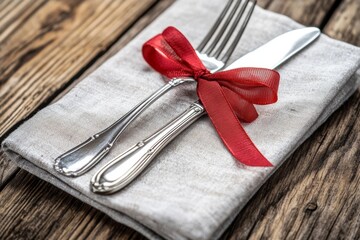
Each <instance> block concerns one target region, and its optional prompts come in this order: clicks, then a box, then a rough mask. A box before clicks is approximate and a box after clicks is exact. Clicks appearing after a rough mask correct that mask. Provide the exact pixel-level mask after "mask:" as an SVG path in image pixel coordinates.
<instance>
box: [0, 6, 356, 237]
mask: <svg viewBox="0 0 360 240" xmlns="http://www.w3.org/2000/svg"><path fill="white" fill-rule="evenodd" d="M224 4H225V3H224V1H221V0H212V1H208V0H198V1H192V0H178V1H176V2H175V3H174V4H173V5H172V6H171V7H170V8H169V9H168V10H166V11H165V12H164V13H163V14H162V15H161V16H160V17H158V18H157V19H156V20H155V21H154V22H153V23H152V24H151V25H150V26H148V27H147V28H146V29H145V30H144V31H143V32H142V33H141V34H139V35H138V36H137V37H136V38H135V39H134V40H133V41H132V42H131V43H129V44H128V45H127V46H126V47H125V48H123V49H122V50H121V51H120V52H119V53H117V54H116V55H115V56H114V57H112V58H111V59H110V60H108V61H107V62H106V63H104V64H103V65H102V66H101V67H99V68H98V69H97V70H96V71H95V72H94V73H93V74H91V75H90V76H89V77H87V78H86V79H84V80H83V81H82V82H80V83H79V84H78V85H77V86H75V87H74V88H73V89H72V90H71V91H70V92H69V93H68V94H67V95H65V96H64V97H62V98H61V99H60V100H58V101H57V102H56V103H54V104H52V105H50V106H48V107H46V108H44V109H43V110H41V111H40V112H38V113H37V114H36V115H35V116H33V117H32V118H31V119H29V120H28V121H27V122H25V123H24V124H22V125H21V126H20V127H19V128H18V129H17V130H15V131H14V132H13V133H12V134H11V135H10V136H9V137H8V138H7V139H5V141H4V143H3V148H4V150H5V152H6V154H7V155H8V156H9V158H10V159H11V160H13V161H14V162H16V163H17V164H18V165H19V166H20V167H21V168H24V169H25V170H27V171H29V172H30V173H32V174H34V175H37V176H38V177H40V178H42V179H44V180H45V181H48V182H50V183H52V184H53V185H55V186H57V187H59V188H60V189H62V190H64V191H66V192H68V193H69V194H71V195H73V196H75V197H77V198H79V199H81V200H82V201H84V202H86V203H88V204H90V205H92V206H94V207H95V208H97V209H99V210H101V211H103V212H105V213H106V214H107V215H109V216H110V217H112V218H113V219H115V220H116V221H118V222H121V223H123V224H126V225H128V226H130V227H132V228H134V229H135V230H137V231H139V232H141V233H142V234H144V235H145V236H147V237H148V238H151V239H161V238H167V239H216V238H218V237H219V236H220V235H221V234H222V233H223V231H224V230H225V229H226V228H227V227H228V225H229V224H230V223H231V221H232V220H233V219H234V218H235V216H236V215H237V213H238V212H239V211H240V210H241V208H242V207H243V206H244V205H245V204H246V202H247V201H248V200H249V199H250V198H251V196H252V195H253V194H254V193H255V192H256V191H257V189H258V188H259V187H260V186H261V185H262V184H263V183H264V182H265V181H266V179H267V178H268V177H269V176H270V175H271V174H272V173H273V172H274V171H275V170H276V169H277V168H278V167H279V166H280V165H281V163H282V162H284V161H285V160H286V158H287V157H288V156H289V155H290V154H291V153H292V152H293V151H294V150H295V149H296V148H297V147H298V146H299V145H300V144H301V143H302V142H303V141H304V140H305V139H306V138H307V137H309V136H310V135H311V133H312V132H313V131H314V130H315V129H316V128H317V127H319V125H321V124H322V123H323V122H324V121H325V120H326V119H327V117H328V116H329V115H330V114H331V113H332V112H333V111H335V109H336V108H338V107H339V106H340V105H341V104H342V103H343V102H344V101H345V100H346V99H347V98H348V97H349V96H350V95H351V94H352V93H353V92H354V91H355V90H356V89H357V86H358V85H359V79H360V77H359V75H360V74H359V73H360V72H359V71H358V72H357V73H356V71H357V70H358V69H359V66H360V49H359V48H357V47H354V46H352V45H349V44H346V43H343V42H340V41H336V40H333V39H330V38H329V37H327V36H325V35H322V36H321V37H320V38H319V39H318V40H316V42H314V43H313V44H312V45H311V46H309V47H307V48H306V49H305V50H303V51H302V52H301V53H299V54H297V55H296V56H295V57H293V58H292V59H291V60H290V61H288V62H287V63H285V64H283V65H282V66H281V67H280V68H278V69H277V70H278V71H279V72H280V74H281V83H280V88H279V101H278V102H277V103H276V104H272V105H267V106H258V107H257V109H258V112H259V115H260V116H259V118H258V119H257V120H256V121H254V122H253V123H251V124H246V125H245V124H244V125H245V130H246V132H247V133H248V134H249V136H250V137H251V139H252V140H253V141H254V143H255V144H256V146H257V147H258V148H259V150H260V151H261V152H262V153H263V154H264V155H265V156H266V157H267V158H268V159H269V160H270V161H271V163H272V164H273V165H274V167H268V168H261V167H247V166H244V165H241V164H239V163H238V162H237V161H236V160H235V159H234V158H233V157H232V156H231V154H230V153H229V152H228V151H227V150H226V148H225V147H224V146H223V144H222V142H221V140H220V139H219V137H218V136H217V134H216V131H215V130H214V129H213V127H212V125H211V123H210V121H209V119H208V118H207V117H203V118H202V119H200V120H199V121H198V122H196V123H195V124H193V126H191V127H190V128H189V129H188V130H186V131H185V132H183V133H182V134H181V135H179V136H178V137H177V138H176V139H175V140H174V141H173V142H172V143H171V144H170V145H169V146H167V147H166V148H165V149H164V150H163V151H162V153H161V154H160V155H158V157H157V158H156V160H155V161H154V162H153V163H152V164H151V165H150V166H149V167H148V168H147V170H146V171H145V172H144V173H143V174H141V176H140V177H138V178H137V179H136V180H135V181H134V182H133V183H131V184H130V185H128V187H126V188H125V189H123V190H121V191H120V192H117V193H115V194H113V195H109V196H102V195H96V194H93V193H92V192H91V191H90V188H89V186H90V183H89V182H90V179H91V177H92V176H93V174H94V173H95V172H96V171H97V170H98V169H99V168H100V166H102V165H104V163H106V162H108V161H109V160H110V159H112V158H113V157H115V156H116V155H118V154H120V153H122V152H123V151H124V150H126V149H127V148H129V147H130V146H132V145H133V144H135V143H137V142H138V141H139V140H142V139H144V138H145V137H146V136H148V135H150V134H151V133H153V132H154V131H155V130H157V129H158V128H160V127H161V126H163V125H164V124H165V123H167V122H168V121H170V120H171V119H172V118H173V117H175V116H177V115H178V114H179V113H181V112H183V111H184V110H185V109H186V108H187V107H188V106H189V104H190V103H191V102H193V101H194V100H195V99H197V97H196V94H195V84H187V85H183V86H180V87H178V88H177V89H174V90H172V91H171V92H169V93H167V94H166V95H165V96H164V97H162V98H161V99H160V100H159V101H158V102H157V103H155V104H154V105H153V106H151V107H150V109H148V110H146V111H145V112H144V113H143V114H142V115H141V116H140V118H138V119H137V120H136V121H135V122H134V123H133V124H131V126H130V127H129V128H128V129H127V130H126V131H125V133H124V135H123V136H122V138H121V139H120V140H119V141H118V142H117V144H116V146H115V147H114V148H113V150H112V151H111V153H110V154H109V155H108V156H107V157H106V158H105V159H104V160H103V161H102V162H101V163H100V164H99V165H98V166H97V167H95V168H94V169H92V170H91V171H90V172H88V173H86V174H85V175H83V176H81V177H78V178H68V177H64V176H62V175H60V174H58V173H57V172H55V171H54V169H53V161H54V159H55V158H56V157H57V156H59V155H60V154H62V153H63V152H65V151H67V150H68V149H70V148H72V147H73V146H75V145H77V144H79V143H80V142H82V141H83V140H85V139H87V138H88V137H89V136H91V135H92V134H94V133H96V132H98V131H99V130H102V129H103V128H105V127H107V126H108V125H109V124H111V123H112V122H114V121H115V120H116V119H118V118H119V117H121V116H122V115H123V114H125V113H126V112H127V111H128V110H130V109H131V108H132V107H133V106H135V104H137V103H138V102H139V101H140V100H142V99H143V98H144V96H146V95H150V94H151V93H152V92H154V91H155V90H157V89H158V88H159V87H160V86H162V85H163V84H164V79H163V78H162V77H161V76H160V75H159V74H158V73H156V72H155V71H153V70H152V69H150V68H149V67H148V66H147V64H146V63H145V61H144V60H143V59H142V55H141V47H142V44H143V43H144V42H145V41H146V40H148V39H149V38H150V37H152V36H154V35H155V34H157V33H160V32H161V31H162V30H163V29H164V28H166V27H167V26H169V25H172V26H175V27H177V28H178V29H180V30H181V31H182V32H183V33H184V34H185V36H187V37H188V39H189V40H190V41H191V42H192V44H193V45H194V46H197V44H199V43H200V41H201V40H202V38H203V37H204V36H205V34H206V33H207V31H208V30H209V28H210V27H211V25H212V22H213V21H215V19H216V18H217V16H218V14H219V11H220V9H221V8H222V7H224ZM300 27H303V26H301V25H300V24H298V23H296V22H294V21H293V20H291V19H289V18H287V17H285V16H282V15H278V14H275V13H272V12H269V11H266V10H263V9H261V8H259V7H257V8H256V9H255V11H254V15H253V17H252V19H251V20H250V23H249V25H248V27H247V29H246V31H245V33H244V35H243V37H242V39H241V43H240V44H239V45H238V47H237V49H236V51H235V53H234V54H233V56H232V58H231V59H230V62H232V61H234V60H236V59H237V58H239V57H240V56H242V55H244V54H245V53H247V52H249V51H251V50H254V49H256V48H257V47H259V46H260V45H262V44H264V43H266V42H267V41H269V40H271V39H272V38H274V37H276V36H278V35H280V34H282V33H284V32H287V31H289V30H292V29H296V28H300ZM264 57H271V56H264Z"/></svg>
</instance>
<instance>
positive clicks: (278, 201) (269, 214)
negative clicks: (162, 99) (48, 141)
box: [0, 0, 360, 239]
mask: <svg viewBox="0 0 360 240" xmlns="http://www.w3.org/2000/svg"><path fill="white" fill-rule="evenodd" d="M194 1H195V0H194ZM258 2H259V5H260V6H262V7H264V8H266V9H269V10H272V11H275V12H279V13H282V14H285V15H288V16H290V17H291V18H293V19H295V20H296V21H299V22H300V23H302V24H305V25H313V26H317V27H319V28H321V29H322V31H323V32H324V33H325V34H327V35H329V36H331V37H333V38H336V39H340V40H343V41H346V42H349V43H351V44H354V45H357V46H360V14H359V13H360V0H304V1H295V0H293V1H291V0H272V1H271V0H259V1H258ZM171 4H172V0H160V1H156V0H142V1H137V0H118V1H110V0H109V1H107V0H106V1H104V0H92V1H89V0H88V1H84V0H58V1H45V0H33V1H32V0H2V1H1V2H0V136H1V141H2V140H3V139H4V138H5V137H6V136H7V135H8V134H9V133H10V132H11V131H13V130H14V129H15V128H16V127H17V126H19V125H20V124H21V123H22V122H23V121H25V120H26V119H27V118H29V117H31V116H32V115H33V114H34V113H36V112H37V111H38V110H39V109H42V108H44V107H46V106H47V105H48V104H49V103H50V102H51V101H53V100H54V99H56V98H57V97H59V96H61V95H62V94H64V92H66V91H67V89H69V88H70V87H71V85H72V84H74V83H75V82H78V81H80V80H81V79H83V78H84V77H85V76H87V75H88V74H89V73H90V72H91V71H93V70H94V69H96V68H97V67H98V66H99V65H100V64H101V63H102V62H104V61H105V60H106V59H108V58H109V57H110V56H112V55H113V54H114V53H116V52H117V51H118V50H119V49H121V48H122V47H123V46H124V45H125V44H126V43H128V42H129V41H130V40H131V39H132V38H133V37H134V36H135V35H136V34H137V33H138V32H140V31H141V30H142V29H143V28H144V27H145V26H146V25H148V24H149V23H150V22H151V21H152V20H153V19H154V18H156V17H157V16H158V15H159V14H160V13H161V12H162V11H164V10H165V9H166V8H167V7H168V6H170V5H171ZM339 64H341V63H339ZM359 112H360V92H359V91H357V92H356V93H355V94H354V95H353V96H352V97H351V98H350V99H349V100H348V101H347V102H346V103H345V104H344V105H343V106H342V107H341V108H340V109H339V110H337V111H336V112H335V113H334V114H333V115H332V116H331V117H330V118H329V119H328V120H327V121H326V123H324V124H323V125H322V126H321V127H320V128H319V129H318V130H317V131H316V132H315V133H314V134H313V135H312V136H311V137H310V139H308V140H307V141H306V142H305V143H304V144H303V145H302V146H301V147H300V148H299V149H298V150H297V151H296V152H295V153H294V154H293V155H292V156H291V157H290V158H289V159H288V161H287V162H286V163H285V164H284V165H283V166H281V168H280V169H279V170H278V171H277V172H276V173H275V174H274V175H273V176H272V177H271V178H270V180H269V181H267V183H266V184H265V185H264V186H263V187H262V188H261V189H260V190H259V191H258V192H257V194H256V195H255V196H254V197H253V198H252V200H251V201H250V202H249V203H248V204H247V206H246V207H245V208H244V209H243V210H242V211H241V212H240V214H239V215H238V216H237V218H236V219H235V221H234V222H233V223H232V225H231V227H229V229H228V230H227V231H226V232H225V233H224V235H223V237H222V238H224V239H247V238H249V239H259V238H265V239H266V238H271V239H285V238H287V239H295V238H296V239H303V238H311V239H325V238H330V239H342V238H346V239H359V238H360V168H359V163H360V159H359V158H360V157H359V156H360V134H359V133H360V120H359ZM0 159H1V160H0V163H1V164H0V238H1V239H19V238H22V239H34V238H36V239H45V238H46V239H48V238H50V239H69V238H71V239H78V238H99V239H115V238H116V239H141V238H143V237H142V236H141V235H140V234H139V233H137V232H135V231H134V230H132V229H130V228H128V227H125V226H123V225H121V224H119V223H117V222H115V221H113V220H111V219H110V218H109V217H107V216H106V215H104V214H103V213H101V212H99V211H97V210H96V209H94V208H92V207H90V206H88V205H86V204H84V203H82V202H80V201H79V200H77V199H75V198H73V197H72V196H70V195H68V194H67V193H65V192H62V191H61V190H59V189H57V188H55V187H53V186H52V185H50V184H48V183H46V182H44V181H42V180H40V179H38V178H37V177H35V176H32V175H31V174H29V173H27V172H25V171H23V170H20V169H19V168H17V167H16V166H15V165H13V164H12V163H11V162H8V161H7V160H6V159H5V157H4V156H3V153H0Z"/></svg>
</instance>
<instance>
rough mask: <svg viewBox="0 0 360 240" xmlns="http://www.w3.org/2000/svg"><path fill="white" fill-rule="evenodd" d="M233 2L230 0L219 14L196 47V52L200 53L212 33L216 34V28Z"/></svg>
mask: <svg viewBox="0 0 360 240" xmlns="http://www.w3.org/2000/svg"><path fill="white" fill-rule="evenodd" d="M233 1H234V0H230V1H229V2H228V3H227V4H226V6H225V8H224V10H223V11H222V12H221V14H220V16H219V17H218V18H217V20H216V22H215V23H214V25H213V26H212V27H211V29H210V31H209V32H208V33H207V35H206V37H205V38H204V39H203V40H202V42H201V43H200V45H199V46H198V47H197V50H198V51H200V52H202V50H203V49H204V47H205V45H206V44H207V43H208V42H209V40H210V39H211V37H212V36H213V35H214V33H215V32H216V30H217V28H218V27H219V25H220V23H221V21H222V19H223V18H224V17H225V15H226V13H227V12H228V10H229V8H230V6H231V4H232V3H233Z"/></svg>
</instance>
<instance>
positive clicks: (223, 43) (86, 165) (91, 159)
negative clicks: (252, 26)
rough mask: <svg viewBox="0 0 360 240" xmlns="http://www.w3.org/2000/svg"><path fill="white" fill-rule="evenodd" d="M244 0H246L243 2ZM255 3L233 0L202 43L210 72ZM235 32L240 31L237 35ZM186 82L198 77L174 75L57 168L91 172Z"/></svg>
mask: <svg viewBox="0 0 360 240" xmlns="http://www.w3.org/2000/svg"><path fill="white" fill-rule="evenodd" d="M241 2H244V3H243V4H241ZM249 2H252V3H253V4H252V5H251V7H250V10H249V11H248V12H247V14H246V16H245V20H243V23H242V24H241V25H240V28H239V27H238V25H239V22H240V20H241V19H242V16H243V15H244V12H245V10H246V8H247V6H248V5H249ZM255 4H256V0H245V1H243V0H230V1H229V2H228V3H227V4H226V6H225V8H224V9H223V11H222V12H221V14H220V16H219V17H218V18H217V20H216V21H215V23H214V25H213V26H212V28H211V29H210V31H209V32H208V33H207V35H206V36H205V38H204V39H203V41H202V42H201V43H200V45H199V46H198V48H197V50H196V53H197V55H198V57H199V58H200V59H201V61H202V62H203V64H204V65H205V67H206V68H207V69H209V71H210V72H212V73H213V72H217V71H219V70H221V69H223V68H224V67H225V64H226V62H227V61H228V60H229V58H230V56H231V54H232V52H233V51H234V49H235V47H236V45H237V43H238V42H239V40H240V38H241V36H242V33H243V32H244V30H245V27H246V24H247V22H248V21H249V18H250V16H251V13H252V11H253V9H254V7H255ZM235 30H237V31H235ZM234 32H236V34H235V35H234V34H233V33H234ZM225 49H226V51H225ZM185 82H194V80H193V79H190V78H173V79H171V80H170V81H169V82H168V83H167V84H165V85H164V86H163V87H161V88H160V89H158V90H157V91H156V92H154V93H153V94H152V95H150V96H149V97H148V98H146V99H145V100H143V101H142V102H141V103H139V104H138V105H137V106H135V107H134V108H133V109H131V110H130V111H129V112H128V113H126V114H125V115H124V116H123V117H121V118H120V119H119V120H117V121H116V122H114V123H113V124H112V125H110V126H109V127H108V128H106V129H105V130H103V131H101V132H99V133H96V134H95V135H93V136H92V137H90V138H89V139H88V140H86V141H85V142H83V143H81V144H79V145H78V146H76V147H74V148H72V149H70V150H69V151H67V152H66V153H64V154H62V155H60V156H59V157H57V158H56V159H55V162H54V169H55V170H56V171H57V172H59V173H61V174H63V175H65V176H69V177H77V176H80V175H82V174H83V173H85V172H87V171H88V170H90V169H91V168H92V167H94V166H95V165H96V164H97V163H98V162H99V161H100V160H101V159H102V158H104V156H105V155H106V154H107V153H108V152H109V151H110V149H111V147H112V146H113V144H114V143H115V142H116V141H117V139H118V138H119V136H120V135H121V133H122V132H123V131H124V130H125V128H126V127H127V126H128V125H129V124H130V123H131V122H132V121H134V120H135V119H136V117H137V116H139V115H140V114H141V113H142V112H143V111H144V110H145V109H146V108H147V107H148V106H150V105H151V104H152V103H153V102H155V101H156V100H157V99H158V98H160V97H161V96H162V95H163V94H165V93H166V92H167V91H169V90H170V89H172V88H174V87H176V86H179V85H181V84H183V83H185Z"/></svg>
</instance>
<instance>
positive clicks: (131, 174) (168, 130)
mask: <svg viewBox="0 0 360 240" xmlns="http://www.w3.org/2000/svg"><path fill="white" fill-rule="evenodd" d="M204 114H205V110H204V107H203V106H202V105H201V104H200V103H198V102H195V103H193V104H191V106H190V107H189V108H188V109H187V110H186V111H185V112H184V113H182V114H181V115H179V116H178V117H177V118H175V119H174V120H173V121H171V122H170V123H169V124H167V125H166V126H164V127H163V128H161V129H160V130H158V131H157V132H155V133H154V134H153V135H152V136H150V137H148V138H146V139H145V140H143V141H140V142H138V143H137V144H136V145H135V146H133V147H131V148H130V149H128V150H127V151H125V152H124V153H123V154H121V155H119V156H118V157H116V158H114V159H113V160H111V161H110V162H109V163H107V164H106V165H105V166H103V167H102V168H101V169H100V170H99V171H98V172H97V173H96V174H95V175H94V176H93V178H92V180H91V185H92V191H93V192H96V193H113V192H116V191H118V190H120V189H122V188H123V187H125V186H126V185H127V184H129V183H130V182H131V181H132V180H133V179H135V178H136V177H137V176H138V175H139V174H140V173H141V172H142V171H143V170H144V169H145V168H146V166H147V165H148V164H149V163H150V162H151V161H152V160H153V159H154V158H155V157H156V155H157V154H158V153H159V152H160V151H161V149H163V148H164V147H165V146H166V145H167V144H168V143H169V142H171V140H172V139H173V138H175V137H176V136H177V135H178V134H179V133H181V132H182V131H183V130H184V129H186V128H187V127H188V126H190V125H191V124H192V123H193V122H195V121H196V120H197V119H199V118H200V117H201V116H202V115H204Z"/></svg>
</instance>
